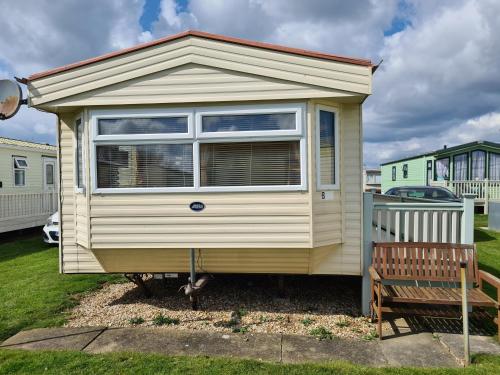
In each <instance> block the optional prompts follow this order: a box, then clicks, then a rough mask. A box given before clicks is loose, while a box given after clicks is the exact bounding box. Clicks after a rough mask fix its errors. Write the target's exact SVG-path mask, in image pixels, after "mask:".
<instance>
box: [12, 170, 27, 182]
mask: <svg viewBox="0 0 500 375" xmlns="http://www.w3.org/2000/svg"><path fill="white" fill-rule="evenodd" d="M25 183H26V175H25V170H24V169H16V170H14V184H15V186H24V185H25Z"/></svg>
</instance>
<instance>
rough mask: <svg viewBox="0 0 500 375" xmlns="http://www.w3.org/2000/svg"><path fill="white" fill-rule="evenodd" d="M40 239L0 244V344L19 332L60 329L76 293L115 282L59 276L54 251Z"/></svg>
mask: <svg viewBox="0 0 500 375" xmlns="http://www.w3.org/2000/svg"><path fill="white" fill-rule="evenodd" d="M41 237H42V236H41V235H40V236H37V237H35V238H28V239H23V240H18V241H13V242H8V243H4V244H0V341H3V340H5V339H6V338H7V337H9V336H12V335H13V334H15V333H17V332H19V331H20V330H23V329H29V328H36V327H49V326H57V325H61V324H62V323H63V322H64V320H65V318H66V314H65V310H67V309H68V308H69V307H71V306H74V305H75V304H76V303H77V296H78V294H79V293H84V292H87V291H90V290H93V289H95V288H97V287H99V286H100V285H101V284H102V283H103V282H105V281H109V280H117V279H118V276H107V275H106V276H105V275H61V274H59V264H58V262H59V261H58V249H57V247H54V246H49V245H46V244H45V243H43V241H42V239H41Z"/></svg>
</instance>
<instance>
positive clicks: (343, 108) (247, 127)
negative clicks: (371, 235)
mask: <svg viewBox="0 0 500 375" xmlns="http://www.w3.org/2000/svg"><path fill="white" fill-rule="evenodd" d="M375 68H376V66H374V65H373V64H372V63H371V62H370V61H368V60H364V59H354V58H347V57H340V56H334V55H329V54H323V53H317V52H309V51H304V50H299V49H292V48H286V47H280V46H275V45H270V44H265V43H258V42H252V41H246V40H241V39H235V38H229V37H224V36H219V35H213V34H207V33H204V32H198V31H187V32H184V33H181V34H177V35H174V36H171V37H167V38H164V39H160V40H157V41H154V42H151V43H147V44H143V45H139V46H137V47H133V48H129V49H127V50H123V51H119V52H115V53H111V54H108V55H104V56H101V57H97V58H93V59H90V60H86V61H82V62H78V63H75V64H71V65H68V66H64V67H61V68H57V69H54V70H50V71H47V72H42V73H39V74H34V75H32V76H31V77H29V78H28V79H27V80H26V83H27V85H28V90H29V105H30V106H32V107H35V108H39V109H43V110H45V111H50V112H54V113H56V114H57V115H58V118H59V122H58V135H59V145H60V150H59V158H60V171H61V184H60V186H61V188H60V192H61V236H62V241H60V246H61V252H60V254H61V271H62V272H64V273H92V272H117V273H118V272H119V273H153V272H188V271H189V268H190V252H189V249H191V248H194V249H196V266H197V267H198V270H203V271H207V272H212V273H218V272H219V273H222V272H224V273H276V274H337V275H361V274H362V264H361V263H362V256H361V253H362V250H361V249H362V238H361V236H362V186H363V185H362V166H363V162H362V111H361V106H362V103H363V101H364V100H365V99H366V97H367V96H368V95H370V94H371V91H372V75H373V72H374V70H375Z"/></svg>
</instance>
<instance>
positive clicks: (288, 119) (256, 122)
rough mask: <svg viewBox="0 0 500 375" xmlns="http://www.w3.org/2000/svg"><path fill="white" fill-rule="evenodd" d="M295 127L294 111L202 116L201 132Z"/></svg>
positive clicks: (287, 128) (288, 128)
mask: <svg viewBox="0 0 500 375" xmlns="http://www.w3.org/2000/svg"><path fill="white" fill-rule="evenodd" d="M295 128H296V121H295V113H270V114H260V113H259V114H254V115H214V116H211V115H208V116H203V119H202V131H203V132H246V131H270V130H290V129H292V130H293V129H295Z"/></svg>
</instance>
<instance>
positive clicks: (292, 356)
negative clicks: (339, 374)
mask: <svg viewBox="0 0 500 375" xmlns="http://www.w3.org/2000/svg"><path fill="white" fill-rule="evenodd" d="M334 360H344V361H349V362H352V363H356V364H361V365H367V366H384V365H387V361H386V360H385V358H384V356H383V355H382V352H381V349H380V346H379V345H378V343H377V342H367V341H356V340H347V339H341V338H334V339H333V340H318V339H316V338H312V337H307V336H292V335H284V336H283V342H282V361H283V362H284V363H300V362H325V361H334Z"/></svg>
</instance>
